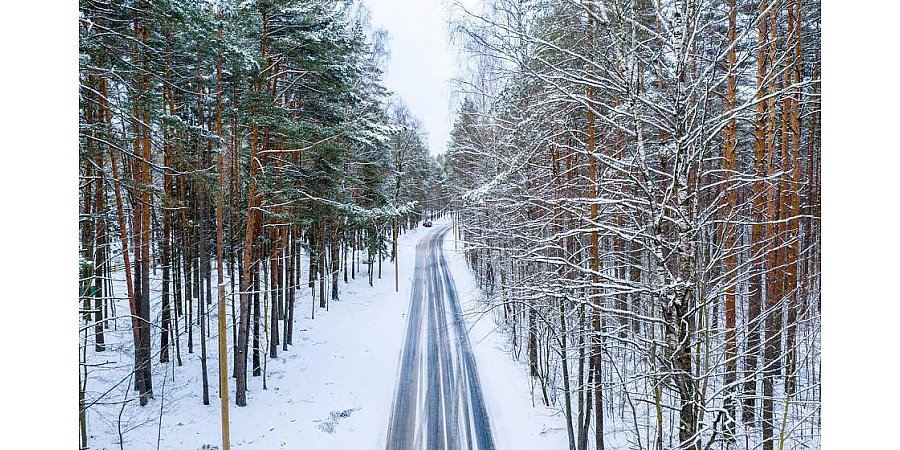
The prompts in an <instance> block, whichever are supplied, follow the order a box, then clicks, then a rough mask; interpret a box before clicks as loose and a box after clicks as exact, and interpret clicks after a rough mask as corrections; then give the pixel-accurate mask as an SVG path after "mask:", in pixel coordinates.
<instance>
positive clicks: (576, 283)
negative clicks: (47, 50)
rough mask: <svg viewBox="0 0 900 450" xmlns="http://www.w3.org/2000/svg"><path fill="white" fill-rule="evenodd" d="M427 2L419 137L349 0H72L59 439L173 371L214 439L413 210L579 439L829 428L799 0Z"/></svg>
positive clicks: (742, 438) (734, 436) (708, 440)
mask: <svg viewBox="0 0 900 450" xmlns="http://www.w3.org/2000/svg"><path fill="white" fill-rule="evenodd" d="M445 3H447V7H448V14H449V20H448V25H449V29H450V33H449V36H448V39H449V40H450V41H451V42H452V43H453V44H454V45H455V46H456V47H457V48H459V49H460V53H461V59H462V60H463V63H462V64H461V66H462V67H463V69H464V71H465V73H464V74H463V75H462V76H461V77H460V79H458V80H455V82H454V83H453V91H454V96H455V98H456V99H458V101H457V102H456V104H455V105H454V107H453V109H454V115H453V123H452V128H451V134H450V136H451V137H450V141H449V142H448V143H447V148H446V149H429V148H428V144H427V133H428V132H427V130H426V129H425V128H424V126H423V125H422V123H421V121H420V120H419V119H417V118H416V114H415V112H414V111H411V110H410V108H409V107H408V106H406V104H405V103H404V101H403V99H401V98H400V97H398V96H396V95H393V94H392V92H391V91H390V90H389V89H388V88H387V87H386V86H385V84H384V82H383V81H382V79H383V76H384V70H385V66H386V62H387V60H388V59H389V58H390V48H389V47H390V38H389V35H388V32H387V31H385V30H383V29H381V28H378V27H376V26H374V25H373V24H372V22H371V17H370V14H369V12H368V10H367V9H366V7H365V5H364V4H363V3H362V2H358V1H354V0H340V1H330V0H246V1H237V0H218V1H195V0H152V1H151V0H80V1H79V9H78V13H79V16H78V39H79V40H78V283H79V286H78V292H79V295H78V308H77V309H78V315H79V318H78V324H79V328H78V334H79V336H78V339H79V343H78V353H79V365H78V381H79V446H80V447H79V448H82V449H87V448H98V447H95V446H94V445H93V443H92V441H93V439H94V437H93V433H92V432H91V431H90V430H92V429H94V428H95V427H96V429H98V430H100V429H104V430H112V429H117V433H118V438H117V439H118V448H125V447H129V446H128V445H125V444H124V442H127V439H126V438H123V435H125V436H127V434H128V433H129V432H130V431H131V430H132V429H133V428H132V427H134V428H136V427H137V425H126V426H123V423H125V422H123V419H122V417H123V414H124V413H125V412H126V411H138V410H140V408H155V410H156V411H159V413H158V414H159V415H160V419H159V420H160V422H161V420H162V419H161V417H162V414H163V413H162V411H163V408H164V405H163V404H162V402H168V401H170V400H168V399H167V396H166V393H165V392H166V391H165V383H166V382H167V380H171V379H174V378H177V377H188V379H190V380H191V381H190V384H191V389H194V390H195V391H196V392H197V393H199V394H198V395H199V397H200V401H201V402H202V404H203V405H214V406H215V407H214V408H211V409H209V410H208V411H210V414H213V413H215V414H218V415H221V428H222V429H221V436H222V437H221V440H222V442H221V445H222V446H221V448H223V449H228V448H230V444H229V439H231V437H230V434H229V431H228V429H229V425H230V422H229V411H230V410H232V411H233V410H234V409H235V408H238V409H240V408H243V407H246V406H247V405H248V403H251V402H252V401H253V400H254V398H255V397H254V396H253V395H250V396H249V397H248V390H249V391H250V392H251V394H252V393H253V392H254V390H255V389H258V388H261V389H268V388H269V386H270V385H271V383H273V382H275V381H274V379H273V381H270V379H271V377H272V375H271V374H270V373H269V370H268V367H269V365H271V364H274V362H275V361H278V360H279V359H280V358H283V357H284V356H285V355H286V354H290V353H291V352H294V351H295V349H296V348H299V347H298V346H299V341H300V338H299V337H298V336H299V335H300V333H306V332H307V330H306V329H296V328H295V324H297V323H298V320H300V319H303V318H305V317H306V315H307V314H308V315H309V318H310V319H316V317H317V315H320V316H321V315H325V314H329V309H330V307H331V306H332V305H333V304H334V303H333V302H340V301H341V300H342V295H343V294H342V293H344V292H345V290H347V289H351V287H349V286H352V289H353V290H352V292H353V293H354V295H356V294H357V291H356V289H357V288H356V285H355V284H353V282H352V281H351V280H357V278H359V279H360V281H361V283H362V284H367V285H368V287H370V288H372V289H377V288H378V284H379V283H380V282H381V281H380V280H381V279H382V278H383V273H382V272H384V273H385V274H386V275H385V276H384V278H385V280H383V281H384V282H385V283H389V284H390V287H391V288H392V290H393V292H395V293H397V295H398V296H402V295H403V294H401V293H405V292H406V291H405V289H408V288H409V287H408V286H407V281H408V278H407V274H405V273H404V272H403V271H402V270H401V266H402V264H404V263H403V261H405V259H404V258H410V259H409V260H410V261H411V260H412V258H418V257H419V256H416V254H414V253H416V252H420V251H421V250H418V249H416V250H415V251H412V252H408V253H407V254H404V253H403V252H406V250H405V249H406V248H409V247H403V249H404V250H403V251H401V241H402V240H403V239H404V236H408V237H409V239H414V238H415V239H417V237H416V236H419V235H418V234H415V233H420V232H421V233H426V232H428V231H427V230H424V231H423V230H422V229H421V226H420V225H422V224H423V221H424V222H427V226H428V227H430V226H431V220H435V221H436V222H435V223H436V228H437V226H438V225H440V226H444V225H443V224H445V223H447V224H449V228H450V230H451V231H452V233H451V234H450V235H451V236H453V243H454V244H456V243H457V242H458V244H459V249H458V250H459V251H460V252H461V254H462V255H463V258H464V261H465V264H466V266H467V267H468V270H469V273H470V274H471V275H472V276H473V277H474V280H475V283H476V285H477V288H478V302H477V304H478V305H480V307H481V308H482V311H481V312H482V313H483V314H490V316H491V317H493V319H494V321H495V324H496V330H495V331H496V333H499V334H500V335H502V336H503V339H504V340H505V342H506V343H507V344H508V350H509V357H510V358H512V359H513V360H515V361H519V362H521V371H522V374H523V376H524V377H527V379H528V380H529V381H528V383H529V384H528V389H529V390H530V393H531V397H530V398H531V401H532V402H533V403H534V404H535V406H534V407H535V408H538V407H542V408H547V409H549V410H552V411H555V412H556V413H557V414H556V416H554V417H556V418H555V419H554V420H557V421H558V423H559V424H561V425H560V426H561V428H560V430H561V431H560V435H561V436H562V440H563V441H564V442H565V443H566V445H567V448H568V449H569V450H589V449H595V450H603V449H637V450H664V449H684V450H688V449H690V450H709V449H746V450H749V449H762V450H774V449H778V450H784V449H807V448H819V446H820V436H821V432H822V426H821V423H822V420H821V391H822V389H821V387H822V368H821V306H822V305H821V300H820V299H821V254H822V245H821V229H822V224H821V164H820V161H821V142H822V139H821V128H822V127H821V123H822V120H821V94H820V92H821V72H822V70H821V28H820V23H821V8H820V4H819V2H818V1H814V2H801V1H800V0H753V1H749V0H724V1H722V0H716V1H714V0H555V1H554V0H484V1H482V2H478V6H477V7H472V6H471V2H466V4H463V3H460V2H445ZM438 221H441V222H440V224H439V223H438ZM423 236H424V234H423ZM423 240H424V238H423ZM448 242H449V241H448ZM418 264H419V262H416V273H417V274H418V273H419V272H418V270H419V269H418ZM404 267H405V266H404ZM416 276H417V277H418V275H416ZM459 276H461V275H459V274H457V277H459ZM450 282H451V283H452V280H450ZM410 283H413V282H410ZM432 283H435V284H434V285H435V286H438V281H432ZM379 292H380V291H379ZM453 296H454V297H455V294H453ZM414 298H415V297H414ZM407 300H408V299H407ZM307 301H308V302H309V303H307ZM454 301H455V300H454ZM301 308H302V309H301ZM411 311H412V309H411ZM454 314H455V313H454ZM457 315H459V314H457ZM328 317H329V319H323V320H331V319H330V317H331V316H328ZM72 319H73V320H74V317H73V318H72ZM304 320H305V319H304ZM334 320H338V319H334ZM429 320H431V319H429ZM460 320H462V319H460ZM304 323H305V322H304ZM295 344H296V345H295ZM395 350H396V349H395ZM111 355H114V356H111ZM72 364H73V365H74V361H73V363H72ZM276 367H281V366H276ZM480 369H481V370H485V368H484V365H483V364H482V367H481V368H480ZM279 370H280V371H279V373H278V377H279V378H280V377H287V376H290V374H284V373H282V372H283V369H279ZM361 372H362V373H361V374H360V376H363V375H365V373H364V372H365V370H364V369H363V370H362V371H361ZM294 376H296V377H298V378H296V381H291V382H292V383H303V382H305V381H304V380H305V379H304V378H302V376H303V374H301V373H296V374H294ZM229 386H233V388H231V387H229ZM123 396H124V397H123ZM171 401H176V402H177V401H179V400H178V399H175V400H171ZM491 407H492V408H501V407H502V405H494V406H491ZM348 411H350V410H348ZM347 414H348V415H349V412H348V413H347ZM126 415H127V414H126ZM384 425H387V424H386V423H385V424H384ZM159 426H160V427H161V426H162V425H161V424H160V425H159ZM536 431H540V430H536ZM217 433H218V431H217ZM159 434H162V431H160V432H159ZM154 438H155V439H157V442H156V447H153V448H159V441H158V439H159V438H157V434H156V433H155V432H154ZM251 442H252V441H251ZM376 444H377V443H374V442H373V443H371V445H372V447H373V448H374V447H376ZM148 445H149V444H148ZM239 445H244V444H239ZM297 445H299V444H298V443H292V445H288V448H300V447H298V446H297ZM388 447H389V448H393V447H390V446H388ZM451 447H452V446H451ZM499 447H500V448H502V447H503V446H499ZM104 448H105V447H104ZM141 448H143V447H141ZM147 448H151V447H147ZM203 448H207V447H203ZM216 448H219V447H216ZM253 448H256V447H253ZM259 448H263V447H259ZM317 448H318V447H317ZM404 448H418V447H404ZM448 448H450V447H448ZM479 448H482V447H479ZM484 448H492V447H484ZM536 448H537V447H536Z"/></svg>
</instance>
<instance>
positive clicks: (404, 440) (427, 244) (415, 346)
mask: <svg viewBox="0 0 900 450" xmlns="http://www.w3.org/2000/svg"><path fill="white" fill-rule="evenodd" d="M449 230H450V228H449V227H443V228H440V229H434V230H433V231H431V232H430V233H429V234H428V235H426V236H425V237H424V238H422V240H421V241H420V242H419V244H418V245H417V246H416V267H415V275H414V279H413V288H412V298H411V300H410V306H409V314H408V316H407V328H406V342H405V344H404V347H403V354H402V355H401V357H400V377H399V379H398V380H397V388H396V392H395V397H394V404H393V407H392V409H391V419H390V423H389V425H388V434H387V450H420V449H421V450H439V449H440V450H443V449H447V450H457V449H466V450H473V449H474V450H493V449H494V440H493V437H492V436H491V425H490V421H489V420H488V416H487V410H486V408H485V405H484V399H483V397H482V394H481V384H480V383H479V381H478V371H477V368H476V366H475V357H474V355H473V354H472V348H471V347H470V345H469V339H468V336H467V334H466V326H465V323H464V321H463V319H462V315H461V313H460V306H459V299H458V298H457V295H456V287H455V286H454V284H453V277H452V276H451V275H450V270H449V268H448V267H447V260H446V259H445V258H444V252H443V242H444V235H446V234H447V232H448V231H449Z"/></svg>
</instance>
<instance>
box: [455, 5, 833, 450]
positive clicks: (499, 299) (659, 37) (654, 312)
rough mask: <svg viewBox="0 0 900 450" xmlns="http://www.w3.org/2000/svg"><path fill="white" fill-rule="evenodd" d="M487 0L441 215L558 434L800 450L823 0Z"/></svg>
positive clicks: (814, 414) (816, 411) (473, 36)
mask: <svg viewBox="0 0 900 450" xmlns="http://www.w3.org/2000/svg"><path fill="white" fill-rule="evenodd" d="M489 3H490V7H489V8H488V11H487V12H486V13H483V14H472V13H469V14H461V15H462V16H463V19H462V20H461V21H460V23H459V24H458V27H457V29H456V33H457V38H458V39H459V40H461V41H462V42H464V44H463V45H464V46H465V48H466V50H467V51H468V52H469V54H470V59H471V60H472V61H474V63H473V64H472V71H471V80H470V82H469V83H468V84H467V85H466V86H467V89H466V93H467V96H466V100H465V101H464V102H463V103H462V104H461V107H460V111H459V114H458V118H457V120H456V122H455V125H454V129H453V132H452V133H453V134H452V143H451V146H450V149H449V151H448V153H447V156H446V158H447V161H448V164H447V171H448V173H449V178H450V185H451V192H456V195H451V198H453V199H461V200H459V201H455V202H454V203H453V206H452V207H451V208H452V209H453V210H454V211H456V212H457V214H458V215H459V223H460V225H459V226H460V228H461V229H462V232H461V233H462V236H463V237H462V240H463V241H464V242H466V245H467V252H466V256H467V259H468V263H469V265H470V267H471V268H472V270H473V271H474V272H475V273H476V275H477V279H478V281H479V285H480V286H481V287H482V288H483V289H484V291H485V293H486V295H487V296H488V297H489V298H490V301H491V302H492V305H493V306H494V307H495V308H498V309H500V310H502V317H503V321H504V322H503V326H504V327H505V328H506V329H507V330H508V333H509V334H510V335H511V339H512V345H513V351H514V352H517V353H520V354H521V355H522V358H524V359H526V360H527V361H528V366H529V368H528V370H529V371H530V375H531V376H532V377H533V378H534V385H535V387H534V389H535V390H536V391H537V394H536V397H538V398H539V399H540V400H541V401H543V402H544V403H546V404H551V403H556V404H559V405H561V408H562V409H563V410H564V414H565V417H566V420H565V426H566V431H567V435H568V442H569V448H570V449H573V450H574V449H578V450H584V449H588V448H596V449H604V448H636V449H658V450H662V449H668V448H679V449H696V450H705V449H709V448H762V449H764V450H772V449H776V448H777V449H779V450H781V449H784V448H817V446H818V437H819V435H820V432H821V416H820V395H821V366H820V364H821V362H820V358H819V355H820V350H821V348H820V331H821V323H820V311H821V303H820V288H821V279H820V268H821V264H820V257H821V241H820V230H821V221H820V217H821V216H820V186H821V181H820V180H821V178H820V164H819V162H820V144H821V139H820V133H821V120H820V118H819V117H820V105H821V102H820V95H819V92H820V91H819V89H820V86H819V82H820V77H821V69H820V29H819V23H820V9H819V4H818V2H801V1H799V0H760V1H742V0H728V1H724V2H723V1H691V0H680V1H679V0H674V1H664V0H657V1H652V0H612V1H582V2H575V1H571V2H550V1H547V2H540V1H538V2H522V1H515V0H494V1H490V2H489ZM611 437H613V438H614V439H615V441H614V442H616V443H617V444H613V445H608V444H607V442H608V441H609V440H610V438H611ZM626 442H627V447H626V446H625V445H624V443H626Z"/></svg>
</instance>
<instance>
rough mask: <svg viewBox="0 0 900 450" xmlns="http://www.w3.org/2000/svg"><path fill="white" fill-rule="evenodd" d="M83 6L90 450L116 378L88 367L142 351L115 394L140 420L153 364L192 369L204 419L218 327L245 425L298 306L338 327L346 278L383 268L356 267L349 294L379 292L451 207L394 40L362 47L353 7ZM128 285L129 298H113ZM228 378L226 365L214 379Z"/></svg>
mask: <svg viewBox="0 0 900 450" xmlns="http://www.w3.org/2000/svg"><path fill="white" fill-rule="evenodd" d="M79 6H80V7H79V13H80V17H79V23H80V30H79V31H80V36H79V38H80V41H79V50H80V54H79V74H78V75H79V94H80V107H79V137H80V139H79V194H80V195H79V203H80V204H79V227H78V228H79V232H80V239H79V252H80V258H79V265H80V269H79V270H80V272H79V293H80V296H79V297H80V302H81V307H80V311H79V313H80V314H81V315H82V319H81V323H82V326H81V330H80V334H81V338H80V344H79V346H80V352H79V353H80V370H79V376H80V385H81V394H80V403H81V407H80V409H81V415H80V417H81V445H82V447H86V446H87V445H88V442H87V426H86V425H87V424H86V420H85V413H86V411H88V410H89V409H90V408H91V406H92V404H94V403H98V402H104V401H109V399H106V398H105V395H104V394H105V393H104V392H102V391H100V392H96V391H95V392H90V393H88V395H85V392H84V390H85V386H86V383H87V380H88V379H89V378H90V377H91V376H93V375H94V373H95V372H100V371H109V370H111V368H110V367H106V366H96V365H93V364H91V363H90V362H89V361H90V359H91V358H90V356H89V353H93V354H97V353H101V352H104V351H106V350H107V349H106V345H105V341H106V337H107V336H108V335H109V334H111V333H114V334H120V333H126V332H130V333H131V334H132V338H133V339H132V341H131V343H130V344H131V345H132V348H133V370H131V371H128V373H127V375H128V380H127V381H126V380H119V383H122V382H128V383H131V384H133V386H134V388H135V390H136V391H137V393H138V401H139V404H140V405H145V404H147V403H148V401H149V400H150V399H151V398H152V397H153V396H154V374H157V376H158V373H159V370H157V369H159V367H158V366H159V365H163V366H164V365H166V364H169V363H170V361H174V362H175V364H176V365H178V366H181V364H182V359H183V355H187V354H192V353H194V352H200V360H201V362H202V390H203V402H204V404H208V403H209V383H210V382H209V379H208V374H213V375H214V374H215V373H216V370H215V369H213V368H209V367H207V364H206V361H207V354H208V353H209V352H212V351H214V350H213V349H208V348H207V345H208V342H207V341H208V340H209V339H208V336H209V335H210V326H218V337H219V340H218V346H219V347H218V350H217V351H218V353H219V354H225V353H226V352H227V351H228V350H227V349H226V348H225V345H226V341H225V337H226V336H225V334H226V333H231V334H232V344H233V350H232V354H233V362H232V363H231V367H232V368H233V376H234V378H235V379H236V389H235V391H234V393H233V399H234V403H235V404H236V405H238V406H244V405H246V403H247V398H246V390H247V384H248V382H249V380H248V374H251V373H252V377H259V376H260V375H261V372H262V369H261V367H262V366H261V362H260V361H261V358H265V357H266V356H265V355H268V356H267V357H268V358H276V357H277V356H278V352H279V348H280V350H281V351H287V350H288V348H289V346H290V345H291V344H292V338H293V336H294V330H293V315H294V311H295V307H294V306H295V294H296V293H297V291H298V290H299V289H300V288H301V287H303V286H304V285H308V287H309V288H310V289H312V288H315V290H314V291H313V295H315V296H317V297H318V307H320V308H327V306H328V303H329V302H330V301H333V300H337V299H338V298H339V292H340V288H339V278H340V277H341V272H342V270H343V275H342V276H343V278H344V279H345V280H346V278H347V276H348V274H347V270H346V269H347V266H348V261H357V262H358V261H359V259H360V258H367V259H368V260H369V261H375V260H376V259H377V260H378V261H379V264H378V265H377V268H376V265H375V264H369V265H368V269H367V270H368V273H356V268H357V266H358V265H357V264H349V265H350V266H351V268H350V276H352V277H353V278H356V277H357V276H361V277H368V279H369V283H370V284H371V283H372V279H373V277H374V276H375V275H376V271H377V276H378V277H379V278H380V277H381V261H382V260H383V259H384V258H385V257H387V256H389V257H390V258H391V259H395V258H394V255H395V252H396V247H393V248H392V246H391V243H392V242H396V238H397V235H398V234H399V233H403V232H404V231H405V230H406V229H408V228H409V227H410V226H411V224H413V225H414V224H415V223H416V222H417V221H418V220H419V219H420V218H422V217H423V215H425V214H427V213H428V212H429V211H431V210H432V209H434V208H436V207H437V205H439V204H440V203H441V202H442V195H443V192H442V188H443V186H444V184H443V183H442V179H441V176H442V175H441V172H440V171H439V169H438V167H437V163H436V161H435V160H434V159H433V158H432V157H431V156H430V155H429V154H428V152H427V149H426V148H425V145H424V143H423V134H422V133H423V132H422V130H421V129H420V126H419V124H418V123H417V121H416V119H415V118H414V117H413V116H411V114H410V113H409V111H408V109H407V108H406V107H405V106H404V105H403V104H402V103H398V102H391V101H390V99H389V98H388V95H387V92H386V91H385V89H384V87H383V86H382V85H381V84H380V76H381V75H380V72H381V69H380V65H381V64H382V62H381V61H382V60H383V59H384V57H385V49H384V47H383V44H384V42H383V40H384V36H383V34H382V33H373V32H372V30H371V29H367V27H368V24H367V21H366V16H365V13H364V11H362V10H361V9H359V7H358V5H354V4H352V3H351V2H331V1H259V2H244V3H240V4H238V3H237V2H218V4H215V5H214V4H213V3H210V2H196V1H189V0H166V1H152V2H151V1H103V0H98V1H90V0H86V1H82V2H81V3H80V5H79ZM300 252H305V253H307V254H308V262H309V265H310V266H309V267H307V268H306V269H305V274H307V275H308V277H307V279H306V280H304V279H302V278H301V270H300V267H299V259H298V255H299V254H300ZM213 266H215V270H213ZM157 272H159V277H158V278H157ZM226 274H227V279H228V282H227V283H226V282H225V278H226ZM119 275H121V276H124V278H125V281H126V282H125V286H124V289H123V286H121V285H120V284H117V283H115V282H113V281H114V280H115V279H116V277H117V276H119ZM213 277H215V280H213ZM262 277H269V278H268V280H264V281H263V282H264V283H266V284H267V285H268V286H269V287H270V291H271V299H270V305H268V307H267V308H265V309H266V311H271V314H268V316H267V317H266V315H265V314H263V312H264V311H262V309H261V306H260V295H259V293H260V289H259V286H260V283H261V279H262ZM269 283H271V284H269ZM266 297H269V296H268V295H267V296H266ZM120 298H122V299H127V302H126V303H125V304H124V306H123V303H121V302H118V301H115V300H118V299H120ZM151 299H152V300H153V302H152V303H153V304H151ZM157 302H158V303H157ZM214 304H215V305H216V307H217V308H218V314H217V317H218V318H219V320H218V324H217V325H214V324H212V323H211V322H210V311H209V310H210V307H211V306H212V305H214ZM264 306H266V305H264ZM120 308H125V310H122V309H120ZM313 314H315V306H314V307H313ZM263 319H265V320H263ZM260 328H263V329H264V331H265V332H267V333H268V334H267V336H271V338H267V339H266V340H267V341H268V348H263V347H262V346H261V344H260V342H261V339H260ZM226 330H229V331H226ZM157 343H158V344H157ZM185 357H186V356H185ZM227 363H228V360H227V358H219V364H220V367H219V369H218V373H219V375H220V376H223V377H224V376H226V372H227V368H226V365H227ZM221 382H222V381H220V383H221ZM226 394H227V391H226Z"/></svg>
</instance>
